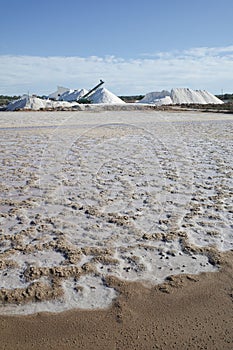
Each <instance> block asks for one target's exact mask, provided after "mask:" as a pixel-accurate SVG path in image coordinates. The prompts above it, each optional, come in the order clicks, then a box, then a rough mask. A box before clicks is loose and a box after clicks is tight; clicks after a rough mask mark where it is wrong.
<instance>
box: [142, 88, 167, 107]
mask: <svg viewBox="0 0 233 350" xmlns="http://www.w3.org/2000/svg"><path fill="white" fill-rule="evenodd" d="M170 95H171V94H170V92H169V91H166V90H163V91H160V92H149V93H148V94H146V96H145V97H144V98H143V99H142V100H140V101H139V102H140V103H153V104H154V103H156V104H157V105H169V104H172V103H173V101H172V99H171V96H170Z"/></svg>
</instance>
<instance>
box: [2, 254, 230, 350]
mask: <svg viewBox="0 0 233 350" xmlns="http://www.w3.org/2000/svg"><path fill="white" fill-rule="evenodd" d="M224 260H225V263H224V264H223V267H222V270H221V272H218V273H209V274H201V275H198V276H193V277H191V276H189V277H188V278H187V277H186V276H183V277H179V278H178V280H175V281H170V283H168V284H167V285H166V286H165V285H163V286H162V287H161V286H156V287H152V288H150V289H149V288H145V287H143V286H142V285H141V284H140V283H132V284H130V283H124V282H121V281H117V280H112V284H113V285H114V286H115V288H117V289H118V290H119V291H120V296H119V298H118V299H117V300H116V301H114V303H113V305H112V307H111V308H109V309H107V310H101V311H100V310H98V311H80V310H74V311H69V312H65V313H59V314H45V313H44V314H36V315H32V316H24V317H22V316H18V317H17V316H14V317H10V316H8V317H7V316H5V317H0V325H1V335H0V337H1V349H7V350H10V349H12V350H13V349H14V350H15V349H25V350H26V349H28V350H29V349H38V350H39V349H41V350H42V349H54V350H55V349H58V350H60V349H61V350H63V349H90V350H94V349H106V350H109V349H119V350H121V349H126V350H128V349H129V350H132V349H143V350H144V349H146V350H147V349H148V350H149V349H161V350H162V349H164V350H165V349H167V350H170V349H177V350H179V349H184V350H186V349H209V350H219V349H223V350H224V349H229V350H231V349H232V347H233V336H232V329H233V282H232V275H233V265H232V260H233V255H232V253H231V254H229V253H228V254H225V258H224ZM165 290H166V292H165Z"/></svg>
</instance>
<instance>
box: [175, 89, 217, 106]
mask: <svg viewBox="0 0 233 350" xmlns="http://www.w3.org/2000/svg"><path fill="white" fill-rule="evenodd" d="M171 99H172V101H173V103H174V104H182V103H188V104H191V103H196V104H208V103H210V104H222V103H223V101H221V100H220V99H219V98H217V97H216V96H214V95H212V94H211V93H210V92H207V91H205V90H192V89H188V88H176V89H172V91H171Z"/></svg>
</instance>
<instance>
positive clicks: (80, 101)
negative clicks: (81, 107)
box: [77, 79, 104, 104]
mask: <svg viewBox="0 0 233 350" xmlns="http://www.w3.org/2000/svg"><path fill="white" fill-rule="evenodd" d="M103 84H104V81H103V80H102V79H100V83H99V84H97V85H96V86H94V87H93V88H92V89H91V90H89V91H88V92H87V93H86V94H85V95H83V96H82V97H80V99H79V100H78V101H77V102H78V103H85V104H86V103H91V102H90V100H88V96H90V95H91V94H92V92H94V91H95V90H97V89H98V88H99V87H100V86H101V85H103Z"/></svg>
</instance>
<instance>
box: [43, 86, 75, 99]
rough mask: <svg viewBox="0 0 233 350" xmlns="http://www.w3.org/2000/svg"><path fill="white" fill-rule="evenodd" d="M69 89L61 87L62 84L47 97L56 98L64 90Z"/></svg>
mask: <svg viewBox="0 0 233 350" xmlns="http://www.w3.org/2000/svg"><path fill="white" fill-rule="evenodd" d="M67 91H70V89H68V88H66V87H63V86H58V87H57V91H55V92H53V93H52V94H50V95H49V96H48V98H49V99H51V100H58V99H59V97H60V96H61V95H62V94H64V93H65V92H67Z"/></svg>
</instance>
